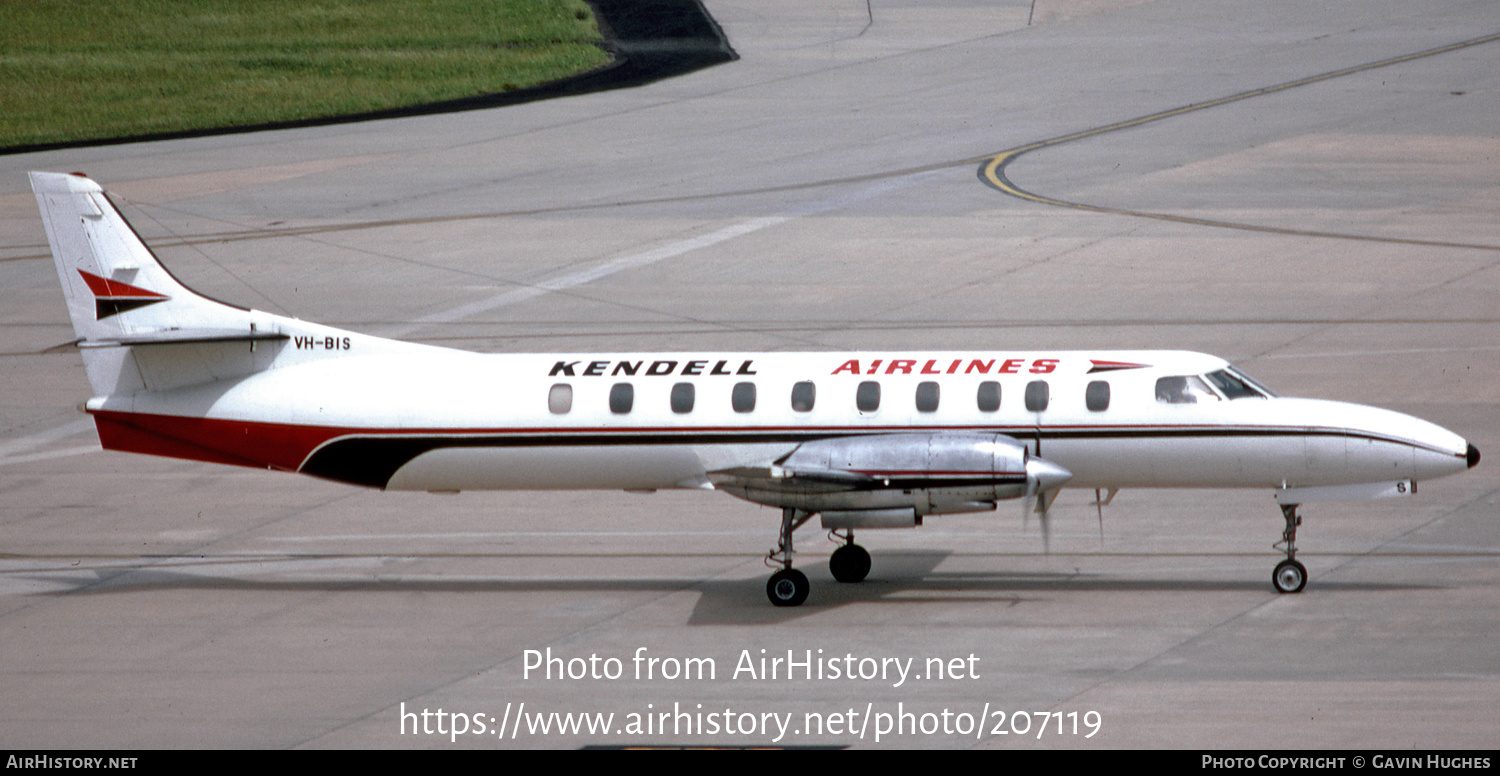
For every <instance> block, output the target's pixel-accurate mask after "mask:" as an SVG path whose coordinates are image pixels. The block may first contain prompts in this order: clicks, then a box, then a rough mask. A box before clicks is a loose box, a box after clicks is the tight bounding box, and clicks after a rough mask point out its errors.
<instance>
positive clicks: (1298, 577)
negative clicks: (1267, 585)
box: [1271, 504, 1307, 593]
mask: <svg viewBox="0 0 1500 776" xmlns="http://www.w3.org/2000/svg"><path fill="white" fill-rule="evenodd" d="M1298 506H1299V505H1297V504H1282V505H1281V516H1282V517H1284V518H1286V530H1284V531H1282V532H1281V541H1280V542H1277V543H1276V544H1275V545H1273V546H1274V547H1276V549H1279V550H1285V551H1286V560H1284V561H1282V562H1280V563H1278V564H1276V570H1275V571H1273V572H1271V584H1272V585H1275V586H1276V592H1278V593H1300V592H1302V588H1303V587H1305V586H1306V585H1307V567H1305V566H1303V565H1302V564H1301V563H1298V562H1297V526H1299V525H1302V516H1301V515H1298V514H1297V507H1298Z"/></svg>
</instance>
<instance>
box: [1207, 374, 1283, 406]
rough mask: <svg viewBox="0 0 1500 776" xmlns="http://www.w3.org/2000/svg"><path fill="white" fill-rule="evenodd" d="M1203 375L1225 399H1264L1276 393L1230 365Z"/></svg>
mask: <svg viewBox="0 0 1500 776" xmlns="http://www.w3.org/2000/svg"><path fill="white" fill-rule="evenodd" d="M1204 377H1205V378H1206V379H1207V380H1208V381H1209V382H1210V383H1213V385H1214V387H1215V388H1218V389H1219V393H1222V394H1224V398H1226V399H1230V400H1234V399H1244V398H1251V399H1265V398H1269V397H1271V396H1275V395H1276V394H1274V393H1272V392H1271V390H1270V389H1268V388H1266V387H1265V386H1264V385H1261V384H1260V383H1258V382H1256V381H1255V379H1254V378H1252V377H1250V376H1249V375H1246V374H1245V373H1243V372H1240V371H1239V370H1237V369H1234V368H1232V367H1231V368H1229V369H1220V370H1219V371H1217V372H1209V373H1208V374H1206V375H1204Z"/></svg>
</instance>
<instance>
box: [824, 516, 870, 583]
mask: <svg viewBox="0 0 1500 776" xmlns="http://www.w3.org/2000/svg"><path fill="white" fill-rule="evenodd" d="M828 538H829V540H831V541H833V542H839V541H841V540H842V541H843V545H841V546H840V547H839V548H838V549H836V550H834V551H833V554H832V555H829V556H828V573H830V574H832V575H833V578H834V579H837V580H838V581H840V582H862V581H864V578H865V577H866V576H869V574H870V553H868V552H866V551H865V548H863V547H861V546H859V545H858V544H855V543H854V529H853V528H845V529H844V533H843V534H840V533H839V532H838V531H829V532H828Z"/></svg>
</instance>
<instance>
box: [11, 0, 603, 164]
mask: <svg viewBox="0 0 1500 776" xmlns="http://www.w3.org/2000/svg"><path fill="white" fill-rule="evenodd" d="M600 40H602V37H601V35H600V33H599V27H598V24H597V23H596V22H595V20H594V17H593V13H592V11H591V10H590V9H589V7H588V6H587V5H585V4H584V3H583V2H581V0H89V1H88V2H77V1H76V0H72V1H71V2H63V1H61V0H5V1H3V2H0V148H5V147H12V146H18V145H33V144H42V143H59V142H77V141H86V140H95V139H107V138H114V137H131V136H137V135H147V134H155V133H163V132H182V131H189V130H199V129H216V128H223V127H234V126H248V125H255V124H265V123H270V122H279V121H296V120H302V119H317V118H329V117H334V116H341V115H348V114H352V113H364V112H367V111H374V110H383V109H389V108H399V107H404V106H410V105H420V104H424V103H430V102H438V101H441V100H451V99H458V98H462V97H472V96H476V95H482V94H493V93H496V92H502V91H510V90H514V89H519V88H524V87H527V86H534V85H536V84H540V83H545V82H548V81H554V80H557V79H559V78H563V77H566V76H569V75H573V74H576V73H580V72H584V71H587V70H591V69H594V68H597V67H600V66H602V65H604V64H606V63H607V62H608V61H609V55H608V54H606V53H604V51H602V50H601V49H600V48H599V47H598V46H596V45H594V44H595V43H596V42H598V41H600Z"/></svg>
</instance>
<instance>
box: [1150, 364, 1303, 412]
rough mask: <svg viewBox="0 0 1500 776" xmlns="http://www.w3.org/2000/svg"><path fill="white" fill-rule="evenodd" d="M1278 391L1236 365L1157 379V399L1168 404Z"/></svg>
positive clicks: (1264, 395)
mask: <svg viewBox="0 0 1500 776" xmlns="http://www.w3.org/2000/svg"><path fill="white" fill-rule="evenodd" d="M1210 386H1212V387H1210ZM1275 395H1276V394H1274V393H1272V392H1271V390H1270V389H1268V388H1266V387H1265V386H1263V385H1261V384H1260V383H1258V382H1256V381H1255V380H1254V378H1251V377H1250V376H1249V375H1246V374H1245V373H1243V372H1240V371H1238V370H1236V369H1234V368H1233V367H1230V368H1228V369H1220V370H1219V371H1217V372H1209V373H1208V374H1206V375H1201V376H1199V375H1181V376H1174V377H1163V378H1161V379H1160V380H1157V381H1156V400H1157V401H1159V402H1162V403H1164V404H1198V403H1201V402H1210V401H1220V400H1221V399H1228V400H1230V401H1234V400H1235V399H1246V398H1249V399H1266V398H1270V397H1272V396H1275Z"/></svg>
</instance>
